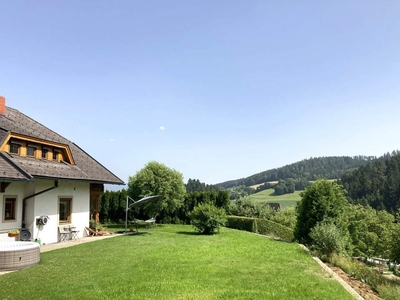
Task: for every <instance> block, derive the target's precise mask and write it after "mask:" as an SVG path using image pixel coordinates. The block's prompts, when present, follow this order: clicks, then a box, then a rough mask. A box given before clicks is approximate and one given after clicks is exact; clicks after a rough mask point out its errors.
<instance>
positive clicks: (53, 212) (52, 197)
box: [0, 179, 90, 244]
mask: <svg viewBox="0 0 400 300" xmlns="http://www.w3.org/2000/svg"><path fill="white" fill-rule="evenodd" d="M53 186H54V180H37V179H36V180H35V182H30V183H11V184H10V185H9V186H8V187H7V189H6V192H5V193H0V197H1V199H0V200H1V207H0V216H3V209H4V200H3V199H4V195H9V196H14V195H15V196H17V207H16V216H17V217H16V221H13V222H9V221H7V222H4V220H3V219H1V222H0V241H12V240H14V239H15V238H9V237H8V235H7V232H8V230H11V229H19V228H21V224H22V202H23V198H24V197H27V196H30V195H33V194H36V193H39V192H41V191H43V190H46V189H48V188H50V187H53ZM60 197H70V198H72V204H71V223H70V224H68V225H73V226H75V227H76V229H77V230H79V234H78V237H82V236H84V232H85V230H84V228H85V227H87V226H89V206H90V184H89V183H87V182H74V181H60V182H59V186H58V187H57V188H55V189H52V190H50V191H47V192H45V193H43V194H40V195H37V196H35V197H32V198H29V199H27V200H26V207H25V223H26V228H28V229H29V231H30V232H31V234H32V236H31V239H32V240H35V239H37V238H39V239H40V240H41V243H42V244H49V243H57V242H58V241H59V233H58V226H59V217H58V210H59V198H60ZM40 216H48V217H49V220H48V223H47V224H46V225H42V226H37V225H36V218H39V217H40Z"/></svg>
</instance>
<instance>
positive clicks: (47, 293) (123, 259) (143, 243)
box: [0, 225, 353, 300]
mask: <svg viewBox="0 0 400 300" xmlns="http://www.w3.org/2000/svg"><path fill="white" fill-rule="evenodd" d="M94 239H95V237H94ZM0 285H1V289H0V299H33V298H40V299H88V300H90V299H95V300H99V299H160V300H163V299H171V300H172V299H174V300H175V299H185V300H186V299H199V300H202V299H260V300H264V299H285V300H286V299H341V300H342V299H353V297H352V296H351V295H350V294H349V293H348V292H347V291H346V290H345V289H344V288H343V287H342V286H341V285H340V284H339V283H338V282H337V281H335V280H333V279H332V278H330V276H328V275H327V273H325V271H323V270H322V268H321V267H320V266H319V265H318V264H317V263H316V262H315V261H314V260H313V259H312V257H311V256H310V255H309V254H308V253H306V252H305V251H304V250H303V249H301V248H300V246H299V245H298V244H295V243H283V242H280V241H275V240H272V239H269V238H266V237H263V236H259V235H255V234H251V233H249V232H243V231H237V230H232V229H227V228H222V229H221V231H220V233H219V234H215V235H200V234H198V233H196V232H194V230H193V228H192V227H191V226H187V225H186V226H185V225H163V226H157V227H155V228H151V229H150V230H149V231H148V232H147V233H144V232H142V233H140V234H129V235H122V236H117V237H113V238H109V239H104V240H99V241H95V242H92V243H85V244H79V245H76V246H73V247H69V248H64V249H59V250H54V251H50V252H45V253H42V254H41V262H40V264H38V265H36V266H34V267H31V268H28V269H25V270H20V271H18V272H12V273H8V274H5V275H2V276H0Z"/></svg>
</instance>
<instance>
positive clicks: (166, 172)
mask: <svg viewBox="0 0 400 300" xmlns="http://www.w3.org/2000/svg"><path fill="white" fill-rule="evenodd" d="M185 193H186V189H185V184H184V182H183V175H182V173H180V172H178V171H176V170H174V169H170V168H168V167H167V166H165V165H164V164H162V163H158V162H156V161H151V162H149V163H148V164H147V165H145V166H144V168H142V169H141V170H140V171H138V172H137V173H136V174H135V175H134V176H130V177H129V182H128V195H129V196H130V197H131V198H132V199H134V200H138V199H140V198H142V197H144V196H153V195H161V196H163V200H162V201H150V202H148V203H146V204H143V210H144V211H145V212H146V214H147V216H148V217H155V216H158V215H161V217H162V215H163V214H168V213H171V212H173V211H175V210H176V209H177V208H179V207H180V206H181V205H182V203H183V199H184V196H185Z"/></svg>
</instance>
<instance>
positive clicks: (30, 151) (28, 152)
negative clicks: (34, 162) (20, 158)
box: [26, 145, 36, 157]
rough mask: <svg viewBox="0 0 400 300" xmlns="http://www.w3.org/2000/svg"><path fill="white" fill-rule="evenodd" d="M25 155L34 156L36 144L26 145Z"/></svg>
mask: <svg viewBox="0 0 400 300" xmlns="http://www.w3.org/2000/svg"><path fill="white" fill-rule="evenodd" d="M26 155H27V156H32V157H36V146H33V145H28V146H27V147H26Z"/></svg>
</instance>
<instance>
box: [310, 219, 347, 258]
mask: <svg viewBox="0 0 400 300" xmlns="http://www.w3.org/2000/svg"><path fill="white" fill-rule="evenodd" d="M310 237H311V239H312V242H313V244H312V248H313V249H315V250H317V251H318V252H319V253H320V254H322V255H328V256H331V255H332V254H334V253H337V254H341V253H344V252H345V242H344V240H343V237H342V234H341V232H340V230H339V229H338V228H337V227H336V226H335V225H334V224H328V223H318V224H317V225H316V226H315V227H314V228H312V229H311V232H310Z"/></svg>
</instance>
